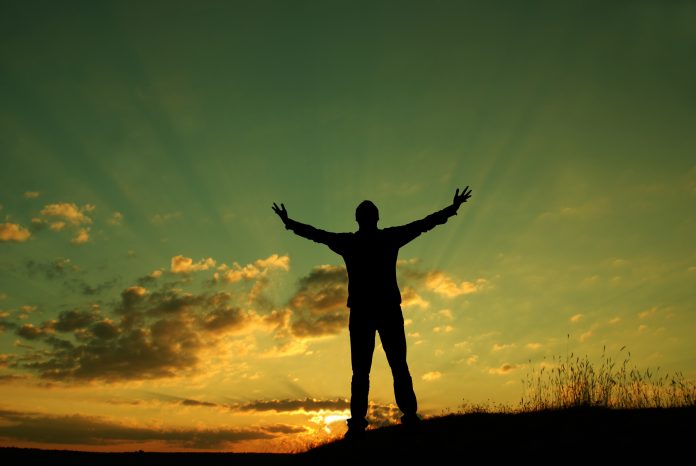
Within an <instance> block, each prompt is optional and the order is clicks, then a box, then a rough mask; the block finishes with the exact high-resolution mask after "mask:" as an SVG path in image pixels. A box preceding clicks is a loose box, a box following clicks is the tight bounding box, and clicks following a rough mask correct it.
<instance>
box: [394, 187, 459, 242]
mask: <svg viewBox="0 0 696 466" xmlns="http://www.w3.org/2000/svg"><path fill="white" fill-rule="evenodd" d="M470 197H471V190H470V189H469V187H468V186H467V187H466V188H464V190H463V191H462V193H461V194H459V188H457V191H456V192H455V193H454V199H453V200H452V204H450V205H448V206H447V207H445V208H444V209H442V210H438V211H437V212H435V213H433V214H430V215H428V216H427V217H425V218H422V219H420V220H416V221H415V222H411V223H408V224H406V225H403V226H400V227H394V228H390V230H392V231H394V232H395V233H396V237H397V242H398V243H399V247H401V246H403V245H405V244H407V243H409V242H411V241H412V240H414V239H416V238H417V237H418V236H420V234H421V233H425V232H426V231H430V230H432V229H433V228H435V227H436V226H437V225H442V224H443V223H446V222H447V220H448V219H449V218H450V217H452V216H453V215H457V210H458V209H459V206H461V205H462V204H463V203H465V202H466V201H467V200H468V199H469V198H470Z"/></svg>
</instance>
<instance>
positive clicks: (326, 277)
mask: <svg viewBox="0 0 696 466" xmlns="http://www.w3.org/2000/svg"><path fill="white" fill-rule="evenodd" d="M347 299H348V277H347V274H346V269H345V267H344V266H330V265H323V266H319V267H315V268H314V269H312V271H311V272H310V273H309V274H308V275H306V276H304V277H302V278H301V279H300V281H299V286H298V289H297V291H296V292H295V294H293V296H292V297H291V298H290V300H289V301H288V307H289V308H290V309H292V311H293V314H294V318H293V319H292V321H291V322H290V330H291V332H292V334H294V335H295V336H298V337H317V336H322V335H333V334H336V333H339V332H340V331H341V330H342V329H344V328H346V327H347V324H348V308H347V306H346V301H347Z"/></svg>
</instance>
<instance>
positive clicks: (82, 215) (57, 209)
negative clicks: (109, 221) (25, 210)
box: [41, 202, 95, 225]
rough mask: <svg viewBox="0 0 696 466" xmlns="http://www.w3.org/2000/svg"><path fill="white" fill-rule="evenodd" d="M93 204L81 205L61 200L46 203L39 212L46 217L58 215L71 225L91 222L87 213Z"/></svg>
mask: <svg viewBox="0 0 696 466" xmlns="http://www.w3.org/2000/svg"><path fill="white" fill-rule="evenodd" d="M94 208H95V207H94V205H92V204H85V205H84V206H82V207H79V206H77V205H76V204H74V203H71V202H61V203H57V204H48V205H46V206H45V207H44V208H43V209H42V210H41V214H42V215H45V216H46V217H60V218H63V219H64V220H65V221H67V222H69V223H70V224H72V225H83V224H90V223H92V219H91V218H90V217H89V216H88V215H87V213H89V212H92V211H93V210H94Z"/></svg>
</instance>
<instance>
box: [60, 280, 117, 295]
mask: <svg viewBox="0 0 696 466" xmlns="http://www.w3.org/2000/svg"><path fill="white" fill-rule="evenodd" d="M119 281H120V279H119V278H112V279H111V280H106V281H103V282H101V283H95V284H93V285H90V284H89V283H87V282H86V281H84V280H79V279H74V280H70V281H69V282H66V286H69V287H71V288H73V289H75V290H77V291H78V292H79V293H81V294H83V295H85V296H96V295H99V294H102V293H103V292H105V291H108V290H110V289H111V288H113V287H114V286H116V285H117V284H118V282H119Z"/></svg>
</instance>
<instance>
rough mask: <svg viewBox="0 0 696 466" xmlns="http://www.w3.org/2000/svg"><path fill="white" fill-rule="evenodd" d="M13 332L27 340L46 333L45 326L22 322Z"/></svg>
mask: <svg viewBox="0 0 696 466" xmlns="http://www.w3.org/2000/svg"><path fill="white" fill-rule="evenodd" d="M15 333H16V334H17V335H19V336H20V337H22V338H26V339H27V340H38V339H39V338H42V337H43V336H45V335H47V334H48V332H47V330H46V328H45V327H36V326H34V324H24V325H22V326H21V327H19V328H18V329H17V330H15Z"/></svg>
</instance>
